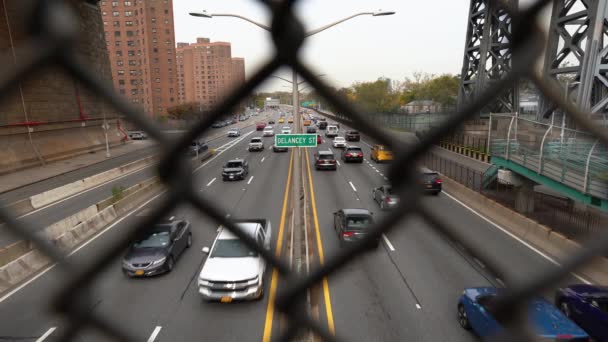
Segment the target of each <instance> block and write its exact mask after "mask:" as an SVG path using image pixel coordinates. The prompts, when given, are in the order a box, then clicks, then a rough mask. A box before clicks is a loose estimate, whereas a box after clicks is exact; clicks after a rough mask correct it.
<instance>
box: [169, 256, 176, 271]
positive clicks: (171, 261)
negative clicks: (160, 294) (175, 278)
mask: <svg viewBox="0 0 608 342" xmlns="http://www.w3.org/2000/svg"><path fill="white" fill-rule="evenodd" d="M174 266H175V260H174V259H173V256H172V255H170V256H169V258H168V259H167V272H171V271H173V267H174Z"/></svg>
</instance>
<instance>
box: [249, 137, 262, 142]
mask: <svg viewBox="0 0 608 342" xmlns="http://www.w3.org/2000/svg"><path fill="white" fill-rule="evenodd" d="M251 142H252V143H260V142H262V139H260V138H254V139H251Z"/></svg>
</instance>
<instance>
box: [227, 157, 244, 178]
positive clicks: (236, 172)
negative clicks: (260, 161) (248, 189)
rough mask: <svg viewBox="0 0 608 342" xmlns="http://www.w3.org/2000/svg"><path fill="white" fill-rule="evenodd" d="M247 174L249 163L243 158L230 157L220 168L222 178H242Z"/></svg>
mask: <svg viewBox="0 0 608 342" xmlns="http://www.w3.org/2000/svg"><path fill="white" fill-rule="evenodd" d="M248 174H249V163H247V161H246V160H244V159H232V160H229V161H228V162H226V164H224V167H223V168H222V180H224V181H227V180H244V179H245V177H247V175H248Z"/></svg>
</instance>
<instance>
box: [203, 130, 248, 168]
mask: <svg viewBox="0 0 608 342" xmlns="http://www.w3.org/2000/svg"><path fill="white" fill-rule="evenodd" d="M253 132H255V131H251V132H249V133H246V134H244V135H243V137H242V138H240V139H239V140H235V141H234V144H232V145H230V146H228V147H227V148H225V149H224V150H222V151H220V153H218V154H216V155H215V156H213V158H211V159H209V160H207V161H206V162H204V163H203V164H202V165H201V166H199V167H197V168H196V169H194V171H193V172H192V173H196V171H198V170H200V169H202V168H203V167H205V166H207V164H209V163H211V162H212V161H213V160H215V158H217V157H219V156H220V155H222V154H223V153H224V152H226V151H228V150H229V149H231V148H233V147H234V146H235V145H236V144H238V143H239V142H241V141H243V139H245V138H246V137H247V136H248V135H250V134H251V133H253Z"/></svg>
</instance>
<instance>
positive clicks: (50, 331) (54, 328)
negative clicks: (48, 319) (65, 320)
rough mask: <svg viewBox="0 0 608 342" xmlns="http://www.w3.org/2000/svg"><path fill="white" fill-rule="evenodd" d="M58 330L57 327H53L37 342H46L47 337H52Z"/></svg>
mask: <svg viewBox="0 0 608 342" xmlns="http://www.w3.org/2000/svg"><path fill="white" fill-rule="evenodd" d="M55 330H57V327H52V328H51V329H49V330H47V331H46V332H45V333H44V335H42V336H40V338H39V339H37V340H36V342H42V341H44V340H46V338H47V337H49V336H51V334H52V333H53V332H54V331H55Z"/></svg>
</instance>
